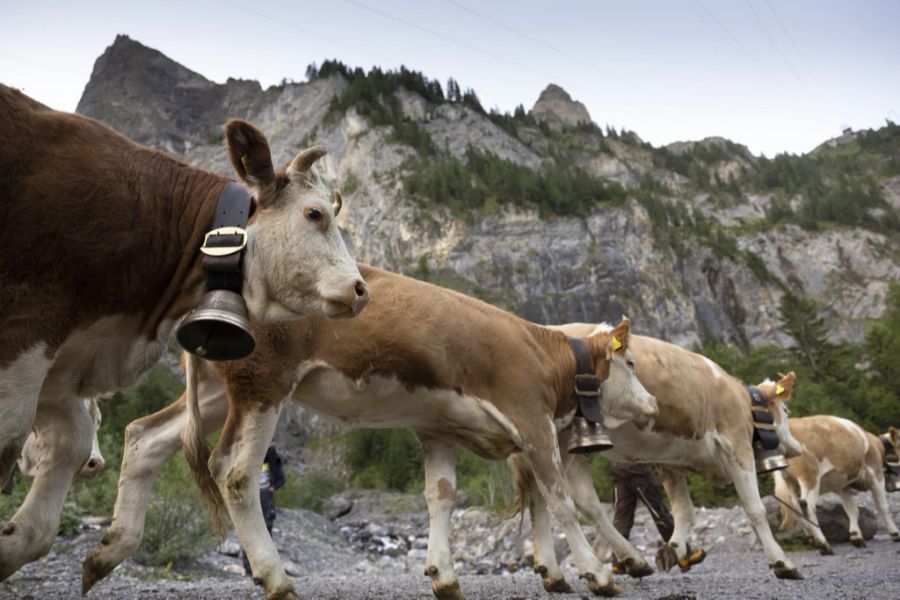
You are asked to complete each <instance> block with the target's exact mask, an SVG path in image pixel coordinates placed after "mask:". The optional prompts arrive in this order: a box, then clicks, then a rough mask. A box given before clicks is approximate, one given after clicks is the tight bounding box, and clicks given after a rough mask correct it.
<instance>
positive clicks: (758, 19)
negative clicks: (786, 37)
mask: <svg viewBox="0 0 900 600" xmlns="http://www.w3.org/2000/svg"><path fill="white" fill-rule="evenodd" d="M746 2H747V6H748V7H749V8H750V11H751V12H752V13H753V16H754V17H756V22H757V23H759V25H760V27H762V30H763V31H764V32H765V33H766V36H768V38H769V40H770V41H771V42H772V44H773V45H774V46H775V49H776V50H777V51H778V54H779V55H780V56H781V58H782V60H784V62H785V63H787V66H788V68H790V70H791V73H793V74H794V77H795V78H796V79H797V81H798V82H799V83H800V85H801V86H802V87H803V89H804V90H806V93H807V94H809V95H810V96H812V92H810V90H809V88H808V87H807V86H806V82H804V81H803V79H802V78H801V77H800V74H799V73H798V72H797V69H795V68H794V63H792V62H791V61H790V59H788V57H787V54H785V53H784V50H782V48H781V45H780V44H779V43H778V40H777V39H775V36H773V35H772V32H771V31H769V28H768V27H767V26H766V23H765V22H764V21H763V20H762V17H761V16H759V13H758V12H757V11H756V8H754V6H753V3H752V2H751V1H750V0H746Z"/></svg>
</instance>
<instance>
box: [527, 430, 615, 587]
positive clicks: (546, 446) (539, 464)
mask: <svg viewBox="0 0 900 600" xmlns="http://www.w3.org/2000/svg"><path fill="white" fill-rule="evenodd" d="M517 416H518V417H520V418H523V417H525V416H526V415H523V414H521V413H520V414H518V415H517ZM544 418H545V419H546V421H547V425H548V426H547V427H546V428H541V429H539V430H538V431H535V432H534V435H533V437H531V439H528V440H526V441H525V443H524V444H523V446H524V448H523V452H524V454H525V457H526V458H527V459H528V462H529V463H530V464H531V469H532V471H533V472H534V476H535V479H536V481H537V486H538V489H539V490H540V493H541V495H542V496H543V497H544V499H545V500H546V502H547V506H548V508H549V509H550V512H551V513H553V517H554V518H555V519H556V522H557V523H558V524H559V525H560V527H561V528H562V530H563V533H565V536H566V541H568V542H569V548H570V549H571V550H572V555H573V556H574V557H575V564H576V565H577V566H578V570H579V571H580V573H581V577H582V578H584V579H585V580H587V583H588V588H590V590H591V591H592V592H593V593H594V594H596V595H598V596H614V595H616V594H619V593H621V592H622V589H621V588H620V587H619V586H618V585H616V582H615V581H613V579H612V574H611V573H610V571H609V568H608V567H606V566H604V565H603V563H601V562H600V559H598V558H597V555H596V554H594V551H593V549H592V548H591V545H590V544H589V543H588V541H587V539H586V538H585V537H584V532H583V531H582V530H581V526H580V525H579V524H578V519H577V516H576V514H575V502H574V501H573V500H572V497H571V496H570V495H569V494H568V491H567V489H566V481H565V476H564V475H563V472H562V460H561V458H560V454H559V445H558V443H557V438H556V429H555V427H554V426H553V421H552V420H550V419H549V418H548V417H546V416H545V417H544ZM538 422H539V421H538V418H535V419H533V420H532V421H531V427H532V428H534V424H535V423H538ZM520 430H521V428H520Z"/></svg>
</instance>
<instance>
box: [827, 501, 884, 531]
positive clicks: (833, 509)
mask: <svg viewBox="0 0 900 600" xmlns="http://www.w3.org/2000/svg"><path fill="white" fill-rule="evenodd" d="M816 516H818V519H819V527H820V528H821V529H822V534H823V535H824V536H825V539H826V540H828V541H829V542H848V541H850V520H849V519H848V518H847V513H845V512H844V507H843V505H842V504H841V503H840V501H838V500H834V499H831V498H826V499H825V500H823V501H820V502H819V505H818V506H817V507H816ZM859 530H860V532H861V533H862V536H863V539H866V540H870V539H872V537H873V536H874V535H875V532H876V531H877V530H878V521H877V520H876V519H875V513H874V512H872V511H871V510H870V509H868V508H866V507H864V506H860V507H859Z"/></svg>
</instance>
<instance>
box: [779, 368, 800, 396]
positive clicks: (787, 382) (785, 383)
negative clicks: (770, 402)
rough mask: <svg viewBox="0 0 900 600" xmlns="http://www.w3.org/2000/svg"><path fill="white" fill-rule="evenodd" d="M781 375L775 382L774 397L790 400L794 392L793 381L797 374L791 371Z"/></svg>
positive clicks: (795, 379) (794, 381)
mask: <svg viewBox="0 0 900 600" xmlns="http://www.w3.org/2000/svg"><path fill="white" fill-rule="evenodd" d="M779 375H781V379H779V380H778V383H776V384H775V397H776V398H778V399H780V400H785V401H787V400H790V398H791V395H792V394H793V393H794V383H796V382H797V374H796V373H794V372H793V371H791V372H790V373H788V374H787V375H782V374H781V373H779Z"/></svg>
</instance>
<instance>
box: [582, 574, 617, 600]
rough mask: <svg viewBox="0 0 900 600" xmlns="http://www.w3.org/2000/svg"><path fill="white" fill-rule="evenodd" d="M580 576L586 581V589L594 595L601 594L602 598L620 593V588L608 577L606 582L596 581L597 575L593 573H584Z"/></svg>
mask: <svg viewBox="0 0 900 600" xmlns="http://www.w3.org/2000/svg"><path fill="white" fill-rule="evenodd" d="M581 578H582V579H584V580H586V581H587V585H588V589H589V590H591V593H592V594H594V595H595V596H603V597H604V598H612V597H613V596H618V595H619V594H621V593H622V588H620V587H619V586H618V585H616V582H615V581H613V580H612V578H611V577H610V579H609V581H608V582H606V583H600V582H599V581H597V576H596V575H594V574H593V573H585V574H584V575H581Z"/></svg>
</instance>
